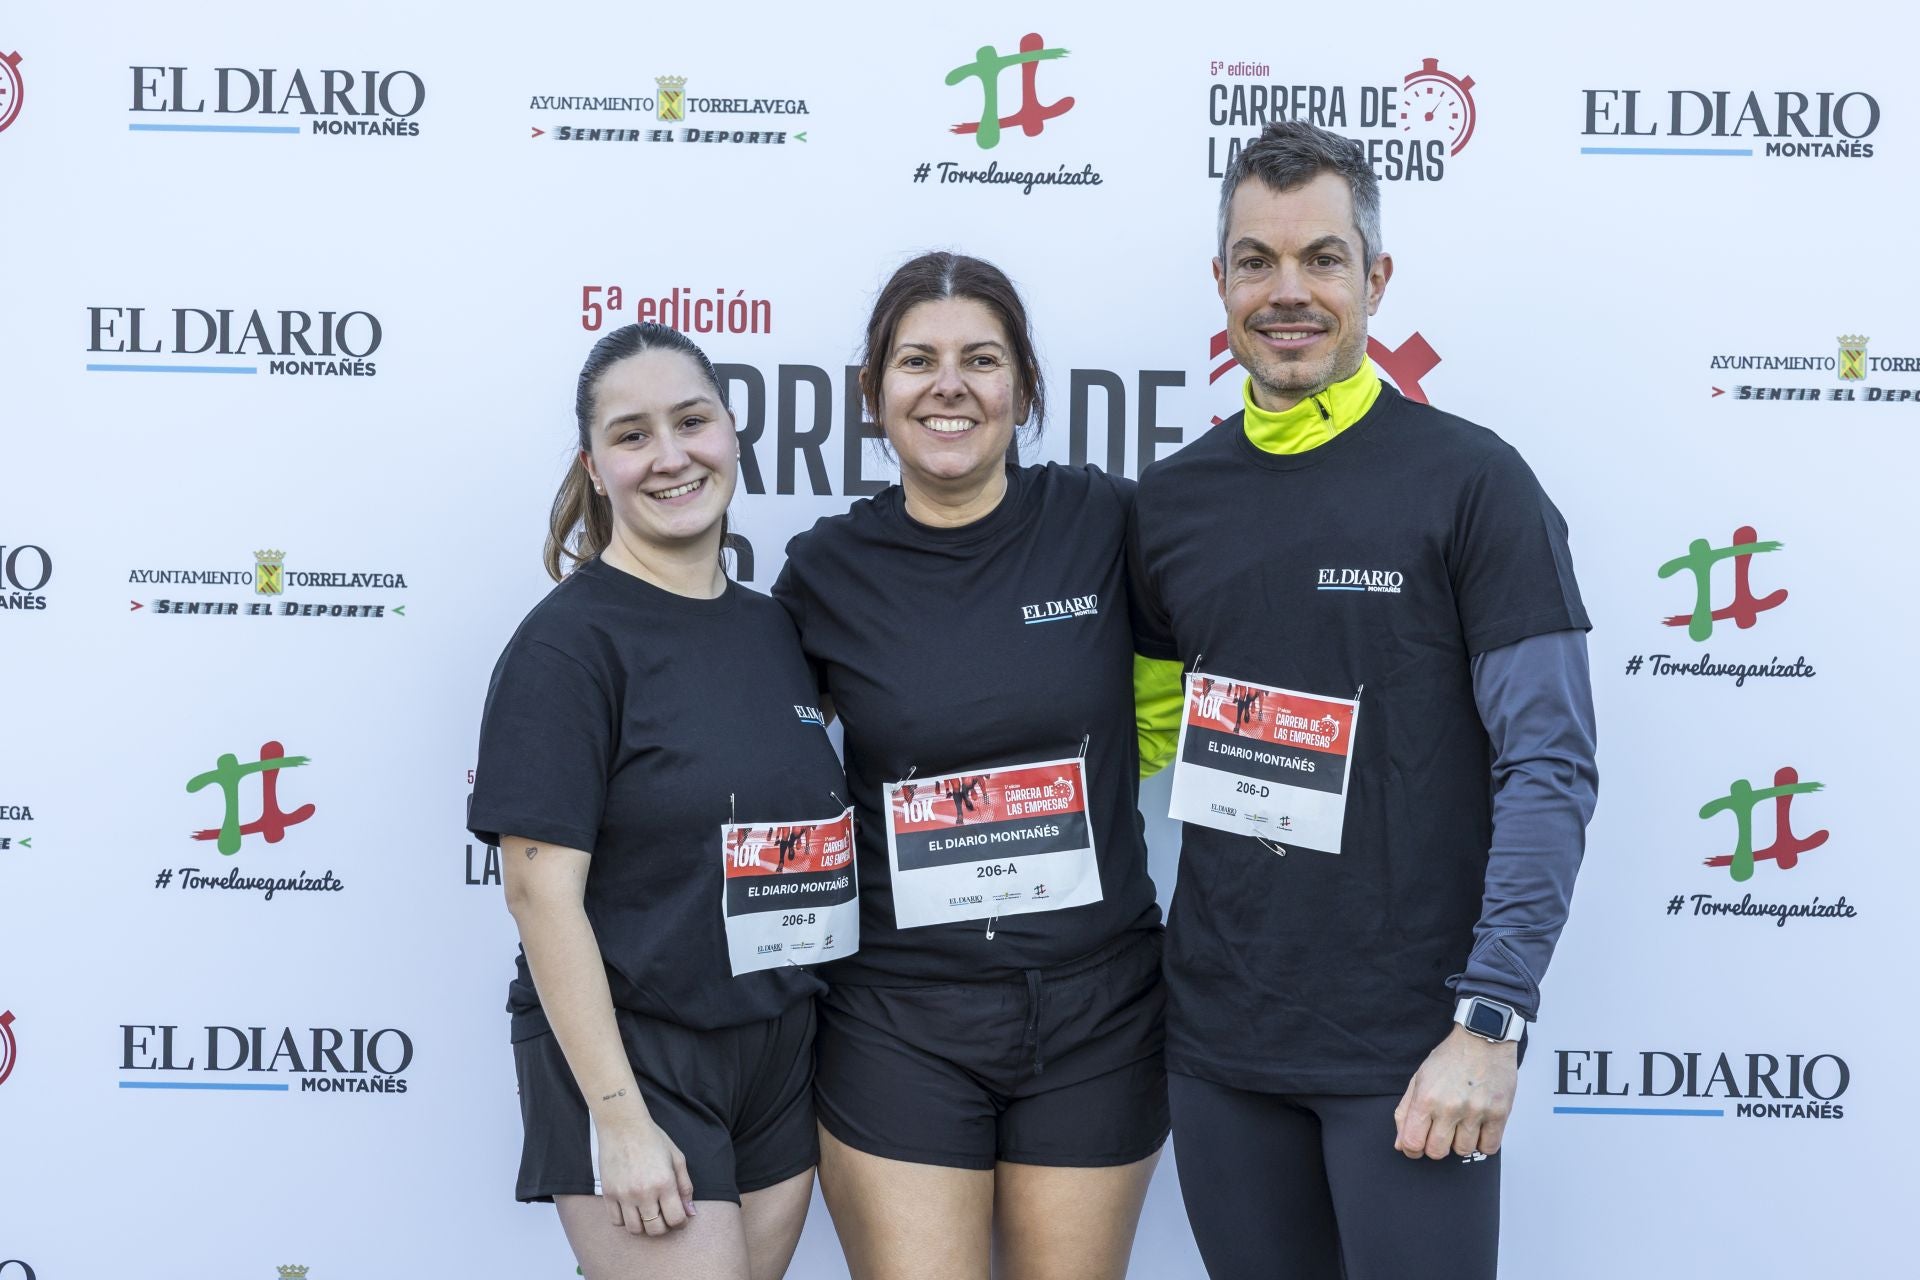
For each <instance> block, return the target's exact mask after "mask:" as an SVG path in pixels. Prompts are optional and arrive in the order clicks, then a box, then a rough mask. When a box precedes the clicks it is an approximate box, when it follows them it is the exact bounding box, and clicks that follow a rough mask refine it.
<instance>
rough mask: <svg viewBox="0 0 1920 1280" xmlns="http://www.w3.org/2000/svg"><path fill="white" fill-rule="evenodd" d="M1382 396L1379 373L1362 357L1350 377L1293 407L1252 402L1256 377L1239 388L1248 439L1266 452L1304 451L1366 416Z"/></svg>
mask: <svg viewBox="0 0 1920 1280" xmlns="http://www.w3.org/2000/svg"><path fill="white" fill-rule="evenodd" d="M1379 397H1380V374H1379V373H1378V372H1377V371H1376V370H1375V369H1374V367H1373V361H1371V360H1367V359H1364V358H1363V359H1362V360H1361V361H1360V370H1359V372H1358V373H1355V374H1354V375H1353V376H1352V377H1351V378H1347V379H1344V380H1342V381H1340V382H1336V383H1334V384H1333V385H1332V386H1330V387H1328V388H1327V389H1326V390H1325V391H1322V392H1321V393H1320V394H1319V395H1315V396H1308V397H1307V398H1306V399H1305V400H1302V401H1301V402H1300V403H1299V404H1296V405H1295V406H1293V408H1291V409H1287V410H1283V411H1282V412H1280V413H1270V412H1268V411H1267V410H1265V409H1262V408H1261V407H1260V406H1259V405H1257V404H1255V403H1254V402H1253V379H1252V378H1248V379H1247V381H1246V383H1245V385H1244V386H1242V387H1241V389H1240V398H1241V400H1242V401H1244V402H1245V404H1246V409H1247V416H1246V424H1245V426H1246V432H1247V439H1248V440H1250V441H1252V442H1253V444H1254V446H1255V447H1256V448H1258V449H1261V450H1263V451H1264V452H1267V453H1305V452H1306V451H1307V450H1309V449H1317V448H1319V447H1320V446H1321V445H1323V444H1325V443H1326V442H1327V441H1329V440H1331V439H1333V438H1334V437H1335V436H1337V435H1339V434H1340V433H1341V432H1342V431H1345V430H1346V429H1347V428H1348V427H1350V426H1352V425H1353V424H1354V423H1356V422H1358V421H1360V419H1361V418H1363V417H1365V416H1366V413H1367V410H1369V409H1371V408H1373V402H1374V401H1375V400H1377V399H1379Z"/></svg>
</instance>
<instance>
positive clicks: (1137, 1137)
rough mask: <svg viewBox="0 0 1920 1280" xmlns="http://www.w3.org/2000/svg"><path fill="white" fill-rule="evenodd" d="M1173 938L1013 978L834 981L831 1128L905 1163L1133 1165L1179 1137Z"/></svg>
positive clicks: (824, 1039) (1136, 937)
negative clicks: (1168, 968)
mask: <svg viewBox="0 0 1920 1280" xmlns="http://www.w3.org/2000/svg"><path fill="white" fill-rule="evenodd" d="M1165 1005H1166V996H1165V992H1164V989H1163V987H1162V985H1161V982H1160V931H1159V930H1158V929H1154V930H1151V931H1143V932H1139V933H1129V934H1127V935H1126V936H1125V937H1123V938H1121V939H1119V940H1118V941H1116V942H1114V943H1110V944H1108V945H1107V946H1105V947H1103V948H1101V949H1100V950H1099V951H1096V952H1094V953H1093V954H1092V955H1090V956H1087V957H1085V958H1083V959H1081V960H1079V961H1076V962H1075V963H1073V964H1069V965H1063V966H1061V967H1060V968H1058V969H1048V970H1041V969H1035V970H1030V971H1028V972H1027V973H1026V974H1025V975H1024V976H1023V977H1020V978H1013V979H1009V980H1006V981H999V982H956V983H941V984H931V985H920V986H902V987H878V986H855V985H852V984H836V985H834V986H833V987H832V988H831V989H830V990H829V991H828V993H827V994H826V995H824V996H822V997H820V1040H819V1071H818V1074H817V1075H816V1077H815V1080H814V1089H815V1096H816V1098H817V1100H818V1103H819V1108H820V1123H821V1124H822V1125H823V1126H825V1128H826V1130H827V1132H828V1133H831V1134H832V1135H833V1136H834V1137H835V1138H837V1139H839V1140H840V1141H841V1142H844V1143H846V1144H847V1145H848V1146H850V1147H853V1148H854V1149H855V1150H858V1151H864V1152H867V1153H868V1154H870V1155H876V1156H884V1157H886V1158H888V1159H891V1160H906V1161H911V1162H913V1163H915V1164H934V1165H943V1166H946V1167H948V1168H954V1169H991V1168H993V1166H994V1164H995V1163H996V1162H998V1161H1002V1160H1004V1161H1009V1162H1011V1163H1014V1164H1036V1165H1054V1166H1062V1167H1068V1168H1097V1167H1103V1166H1109V1165H1122V1164H1132V1163H1133V1162H1134V1161H1136V1160H1143V1159H1145V1158H1146V1157H1148V1156H1150V1155H1152V1154H1153V1153H1154V1152H1156V1151H1158V1150H1159V1149H1160V1145H1161V1144H1162V1143H1163V1142H1165V1141H1166V1137H1167V1127H1168V1115H1167V1077H1166V1070H1165V1067H1164V1066H1163V1065H1162V1062H1161V1049H1162V1043H1163V1040H1164V1033H1163V1023H1164V1010H1165Z"/></svg>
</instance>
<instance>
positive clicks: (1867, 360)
mask: <svg viewBox="0 0 1920 1280" xmlns="http://www.w3.org/2000/svg"><path fill="white" fill-rule="evenodd" d="M1872 341H1873V339H1872V338H1871V337H1869V336H1868V335H1866V334H1862V333H1843V334H1839V335H1838V336H1836V337H1835V338H1834V340H1833V343H1834V345H1833V346H1832V347H1830V348H1828V349H1826V350H1821V349H1819V348H1817V347H1815V348H1812V349H1810V350H1805V351H1775V352H1727V353H1722V354H1718V355H1714V356H1710V357H1708V360H1707V368H1708V369H1711V370H1714V371H1716V372H1720V371H1726V370H1740V371H1746V370H1758V371H1763V372H1768V373H1794V374H1809V375H1825V376H1824V377H1819V378H1818V380H1817V381H1816V378H1815V377H1805V378H1801V379H1797V380H1796V382H1797V383H1798V385H1792V386H1788V385H1782V384H1779V383H1774V384H1771V385H1766V386H1755V385H1752V384H1749V383H1738V384H1735V385H1734V386H1731V387H1721V386H1713V387H1711V393H1712V394H1711V396H1710V397H1709V398H1711V399H1718V398H1719V397H1721V396H1725V395H1730V396H1732V398H1733V401H1735V402H1739V401H1746V402H1748V403H1758V402H1761V401H1777V400H1795V401H1805V402H1808V403H1820V404H1852V405H1861V404H1871V405H1888V404H1901V405H1920V377H1915V376H1914V375H1917V374H1920V355H1884V354H1883V355H1875V354H1873V353H1871V352H1870V351H1869V350H1868V347H1869V346H1870V345H1871V343H1872ZM1889 374H1892V375H1894V376H1893V382H1894V383H1895V384H1896V385H1893V386H1888V385H1886V383H1887V375H1889ZM1902 374H1904V375H1907V376H1905V377H1901V376H1900V375H1902ZM1903 382H1904V383H1912V384H1913V385H1910V386H1900V385H1897V384H1899V383H1903ZM1807 383H1813V384H1814V385H1811V386H1809V385H1806V384H1807ZM1840 412H1842V413H1847V412H1851V410H1845V409H1842V410H1840Z"/></svg>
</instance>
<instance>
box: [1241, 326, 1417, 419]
mask: <svg viewBox="0 0 1920 1280" xmlns="http://www.w3.org/2000/svg"><path fill="white" fill-rule="evenodd" d="M1223 355H1224V356H1225V357H1226V359H1225V360H1221V359H1220V357H1221V356H1223ZM1367 358H1368V359H1369V360H1371V361H1373V367H1374V368H1376V369H1378V370H1379V371H1380V376H1381V377H1383V378H1385V379H1386V380H1387V381H1388V382H1390V383H1392V384H1393V386H1394V389H1395V390H1397V391H1398V392H1399V393H1400V394H1401V395H1403V396H1405V397H1406V398H1407V399H1409V400H1411V401H1413V402H1414V403H1415V404H1426V403H1428V401H1427V389H1426V388H1425V387H1424V386H1422V385H1421V383H1420V380H1421V379H1422V378H1424V377H1426V376H1427V375H1428V374H1430V373H1432V372H1433V371H1434V370H1435V369H1437V368H1439V367H1440V355H1439V353H1438V352H1436V351H1435V350H1434V349H1433V344H1432V343H1430V342H1428V341H1427V340H1426V338H1425V337H1424V336H1423V335H1422V334H1421V333H1420V331H1419V330H1417V329H1416V330H1415V331H1414V332H1413V333H1412V334H1411V335H1409V336H1408V337H1407V339H1406V340H1405V341H1404V342H1402V343H1401V344H1400V345H1399V346H1397V347H1390V346H1388V345H1387V344H1386V343H1384V342H1382V341H1381V340H1380V339H1379V338H1376V337H1374V336H1373V335H1372V334H1368V335H1367ZM1207 359H1208V360H1209V361H1210V362H1211V361H1219V363H1217V364H1214V365H1213V367H1212V368H1211V369H1210V370H1209V371H1208V373H1207V385H1208V386H1212V385H1213V384H1214V383H1216V382H1219V381H1220V380H1221V379H1222V378H1224V377H1226V376H1227V375H1228V374H1229V373H1231V372H1233V371H1234V370H1235V369H1238V368H1239V367H1240V358H1239V357H1238V356H1236V355H1234V354H1233V349H1232V347H1231V346H1230V345H1229V343H1228V335H1227V331H1226V330H1225V329H1222V330H1221V331H1220V332H1218V333H1216V334H1214V335H1213V337H1212V338H1210V339H1208V341H1207ZM1227 389H1228V390H1231V392H1232V399H1231V400H1230V401H1229V400H1228V398H1227V392H1226V390H1223V391H1221V392H1219V393H1216V394H1217V395H1218V396H1219V406H1218V407H1219V408H1221V409H1225V410H1226V412H1225V413H1219V412H1217V411H1216V412H1215V413H1214V415H1213V422H1214V425H1215V426H1218V425H1220V423H1221V422H1223V421H1225V420H1226V419H1227V418H1230V417H1232V416H1233V415H1234V414H1236V413H1238V412H1240V410H1241V409H1243V408H1244V407H1245V404H1244V403H1243V399H1242V396H1241V379H1239V378H1234V379H1233V380H1231V381H1230V382H1228V383H1227Z"/></svg>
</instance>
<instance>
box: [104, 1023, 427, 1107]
mask: <svg viewBox="0 0 1920 1280" xmlns="http://www.w3.org/2000/svg"><path fill="white" fill-rule="evenodd" d="M120 1037H121V1055H120V1073H121V1079H120V1081H119V1085H120V1088H122V1089H163V1090H176V1089H177V1090H194V1091H201V1090H208V1091H225V1092H232V1093H325V1094H336V1095H337V1094H357V1095H368V1094H397V1093H405V1092H407V1085H408V1081H407V1079H406V1071H407V1068H409V1067H410V1066H412V1065H413V1057H414V1047H413V1037H412V1036H410V1035H408V1034H407V1033H406V1032H404V1031H402V1030H400V1029H399V1028H398V1027H382V1028H380V1029H379V1030H374V1029H371V1028H368V1027H345V1028H341V1027H293V1026H279V1027H255V1026H212V1025H208V1026H202V1027H182V1026H180V1025H178V1024H168V1023H122V1024H121V1025H120ZM149 1073H151V1074H149Z"/></svg>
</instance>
